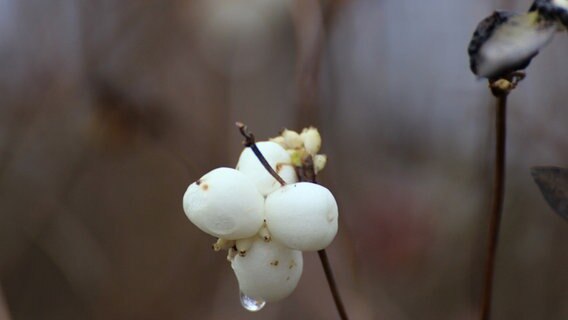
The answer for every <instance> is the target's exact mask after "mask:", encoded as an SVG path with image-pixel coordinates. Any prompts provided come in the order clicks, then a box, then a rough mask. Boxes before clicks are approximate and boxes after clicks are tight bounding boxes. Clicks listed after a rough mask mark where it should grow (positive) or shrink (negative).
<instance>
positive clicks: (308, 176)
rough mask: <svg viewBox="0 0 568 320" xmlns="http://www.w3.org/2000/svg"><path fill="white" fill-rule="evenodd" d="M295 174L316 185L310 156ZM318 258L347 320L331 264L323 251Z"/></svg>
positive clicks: (338, 308) (342, 317)
mask: <svg viewBox="0 0 568 320" xmlns="http://www.w3.org/2000/svg"><path fill="white" fill-rule="evenodd" d="M296 172H297V173H298V178H299V180H300V181H307V182H311V183H317V181H316V172H315V170H314V161H313V159H312V157H311V156H309V157H307V158H306V159H305V160H304V161H302V166H301V167H300V168H297V170H296ZM318 256H319V258H320V261H321V265H322V267H323V272H324V273H325V278H326V279H327V283H328V285H329V290H330V291H331V296H332V297H333V302H335V307H336V308H337V312H338V313H339V317H340V318H341V319H342V320H348V319H349V317H348V316H347V311H346V310H345V306H344V305H343V301H342V300H341V296H340V295H339V288H338V287H337V283H336V282H335V277H334V276H333V270H332V269H331V264H330V263H329V259H328V258H327V252H326V251H325V249H322V250H319V251H318Z"/></svg>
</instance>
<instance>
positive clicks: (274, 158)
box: [237, 141, 298, 195]
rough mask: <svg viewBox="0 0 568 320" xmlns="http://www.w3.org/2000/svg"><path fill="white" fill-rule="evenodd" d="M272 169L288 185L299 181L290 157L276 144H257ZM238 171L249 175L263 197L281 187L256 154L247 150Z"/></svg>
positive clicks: (264, 142) (240, 158)
mask: <svg viewBox="0 0 568 320" xmlns="http://www.w3.org/2000/svg"><path fill="white" fill-rule="evenodd" d="M256 146H257V147H258V149H259V150H260V152H261V153H262V155H263V156H264V157H265V158H266V161H268V163H269V164H270V166H271V167H272V169H274V171H276V173H278V175H279V176H280V177H282V179H284V181H286V183H294V182H296V181H298V178H297V176H296V170H295V169H294V167H293V166H292V165H291V162H290V155H289V154H288V152H286V150H284V148H282V146H280V145H279V144H278V143H276V142H272V141H263V142H258V143H257V144H256ZM237 170H239V171H241V172H242V173H244V174H245V175H247V176H248V177H249V178H250V179H251V180H252V181H253V182H254V183H255V184H256V186H257V188H258V190H259V191H260V193H261V194H262V195H268V194H269V193H271V192H272V191H274V190H276V189H278V188H279V187H280V183H278V181H276V179H274V177H272V176H271V175H270V173H268V171H267V170H266V169H265V168H264V167H263V166H262V164H261V163H260V161H259V160H258V158H257V157H256V155H255V154H254V152H253V151H252V150H251V149H250V148H246V149H244V150H243V152H242V153H241V156H240V157H239V162H238V163H237Z"/></svg>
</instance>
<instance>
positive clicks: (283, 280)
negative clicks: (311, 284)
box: [231, 238, 303, 302]
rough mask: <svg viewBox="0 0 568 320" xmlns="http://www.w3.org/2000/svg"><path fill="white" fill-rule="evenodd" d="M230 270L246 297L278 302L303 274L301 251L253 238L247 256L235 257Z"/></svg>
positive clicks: (293, 287) (274, 242) (290, 291)
mask: <svg viewBox="0 0 568 320" xmlns="http://www.w3.org/2000/svg"><path fill="white" fill-rule="evenodd" d="M231 267H233V271H234V272H235V275H236V276H237V280H238V282H239V289H240V290H241V292H242V293H244V294H245V295H247V296H249V297H252V298H256V299H259V300H265V301H267V302H271V301H277V300H280V299H283V298H285V297H287V296H288V295H290V293H292V291H294V289H295V288H296V285H297V284H298V281H299V280H300V276H301V275H302V268H303V258H302V252H300V251H297V250H292V249H289V248H287V247H285V246H283V245H282V244H280V243H278V242H276V241H274V240H272V241H270V242H266V241H264V240H262V239H261V238H256V239H255V241H254V242H253V244H252V246H251V247H250V248H249V250H248V251H247V253H246V255H244V256H240V255H236V256H235V257H234V258H233V260H232V261H231Z"/></svg>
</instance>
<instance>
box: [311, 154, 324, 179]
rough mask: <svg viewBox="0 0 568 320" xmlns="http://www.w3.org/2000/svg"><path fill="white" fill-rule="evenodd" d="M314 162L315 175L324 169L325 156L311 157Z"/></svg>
mask: <svg viewBox="0 0 568 320" xmlns="http://www.w3.org/2000/svg"><path fill="white" fill-rule="evenodd" d="M313 160H314V170H315V172H316V174H317V173H318V172H320V171H322V170H323V168H325V164H326V163H327V156H326V155H325V154H316V155H315V156H313Z"/></svg>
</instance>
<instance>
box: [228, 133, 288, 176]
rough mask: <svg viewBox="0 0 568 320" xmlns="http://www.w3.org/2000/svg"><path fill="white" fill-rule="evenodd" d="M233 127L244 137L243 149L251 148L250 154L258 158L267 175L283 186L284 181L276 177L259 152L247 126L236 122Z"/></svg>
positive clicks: (276, 174)
mask: <svg viewBox="0 0 568 320" xmlns="http://www.w3.org/2000/svg"><path fill="white" fill-rule="evenodd" d="M235 125H236V126H237V128H239V131H240V132H241V135H242V136H243V137H245V141H243V145H244V146H245V147H249V148H251V150H252V152H254V155H255V156H256V157H257V158H258V160H259V161H260V163H262V165H263V166H264V168H265V169H266V170H267V171H268V173H270V174H271V175H272V176H273V177H274V179H276V181H278V182H279V183H280V185H282V186H285V185H286V181H284V179H282V177H280V176H279V175H278V173H276V171H274V169H272V167H271V166H270V164H269V163H268V161H266V158H265V157H264V156H263V155H262V152H260V150H259V149H258V147H257V146H256V142H255V139H254V134H253V133H252V132H250V131H248V128H247V126H246V125H244V124H243V123H241V122H237V123H235Z"/></svg>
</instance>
